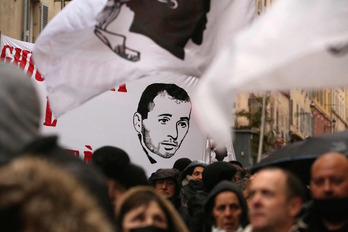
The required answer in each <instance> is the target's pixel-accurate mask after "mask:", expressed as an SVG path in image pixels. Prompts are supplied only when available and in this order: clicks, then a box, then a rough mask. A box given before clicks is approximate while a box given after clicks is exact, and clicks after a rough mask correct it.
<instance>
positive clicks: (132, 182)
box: [92, 146, 148, 206]
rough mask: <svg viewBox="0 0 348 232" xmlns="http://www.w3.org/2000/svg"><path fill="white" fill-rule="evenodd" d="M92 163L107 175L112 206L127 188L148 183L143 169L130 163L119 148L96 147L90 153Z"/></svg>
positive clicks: (125, 154) (126, 155)
mask: <svg viewBox="0 0 348 232" xmlns="http://www.w3.org/2000/svg"><path fill="white" fill-rule="evenodd" d="M92 164H93V165H95V166H97V167H98V168H99V169H100V170H101V171H102V172H103V174H104V175H105V176H106V177H107V185H108V193H109V197H110V200H111V203H112V205H113V206H115V205H116V203H117V201H118V200H119V199H120V198H121V197H122V196H123V194H124V193H125V192H126V190H128V189H129V188H131V187H134V186H138V185H148V181H147V177H146V174H145V171H144V169H143V168H142V167H140V166H137V165H134V164H132V163H130V159H129V156H128V154H127V153H126V152H125V151H123V150H122V149H120V148H117V147H113V146H103V147H100V148H98V149H97V150H95V151H94V153H93V155H92Z"/></svg>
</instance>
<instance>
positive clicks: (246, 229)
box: [243, 224, 253, 232]
mask: <svg viewBox="0 0 348 232" xmlns="http://www.w3.org/2000/svg"><path fill="white" fill-rule="evenodd" d="M252 231H253V227H252V226H251V224H249V225H247V226H246V227H245V228H244V230H243V232H252Z"/></svg>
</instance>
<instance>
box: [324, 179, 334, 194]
mask: <svg viewBox="0 0 348 232" xmlns="http://www.w3.org/2000/svg"><path fill="white" fill-rule="evenodd" d="M323 190H324V192H325V194H326V195H331V194H332V183H331V181H330V180H325V182H324V186H323Z"/></svg>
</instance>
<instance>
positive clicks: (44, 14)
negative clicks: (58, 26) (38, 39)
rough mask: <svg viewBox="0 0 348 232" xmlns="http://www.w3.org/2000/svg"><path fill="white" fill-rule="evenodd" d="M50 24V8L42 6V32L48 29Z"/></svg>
mask: <svg viewBox="0 0 348 232" xmlns="http://www.w3.org/2000/svg"><path fill="white" fill-rule="evenodd" d="M47 23H48V6H47V5H46V4H44V3H42V4H41V31H42V30H43V29H44V28H45V27H46V25H47Z"/></svg>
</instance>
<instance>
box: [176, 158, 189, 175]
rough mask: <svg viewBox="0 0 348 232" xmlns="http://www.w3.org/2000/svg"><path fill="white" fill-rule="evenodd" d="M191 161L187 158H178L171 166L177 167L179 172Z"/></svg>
mask: <svg viewBox="0 0 348 232" xmlns="http://www.w3.org/2000/svg"><path fill="white" fill-rule="evenodd" d="M191 162H192V160H190V159H189V158H185V157H184V158H179V159H177V160H176V161H175V162H174V164H173V168H175V169H178V170H179V171H180V172H182V171H184V169H185V168H186V167H187V166H188V165H189V164H190V163H191Z"/></svg>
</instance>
